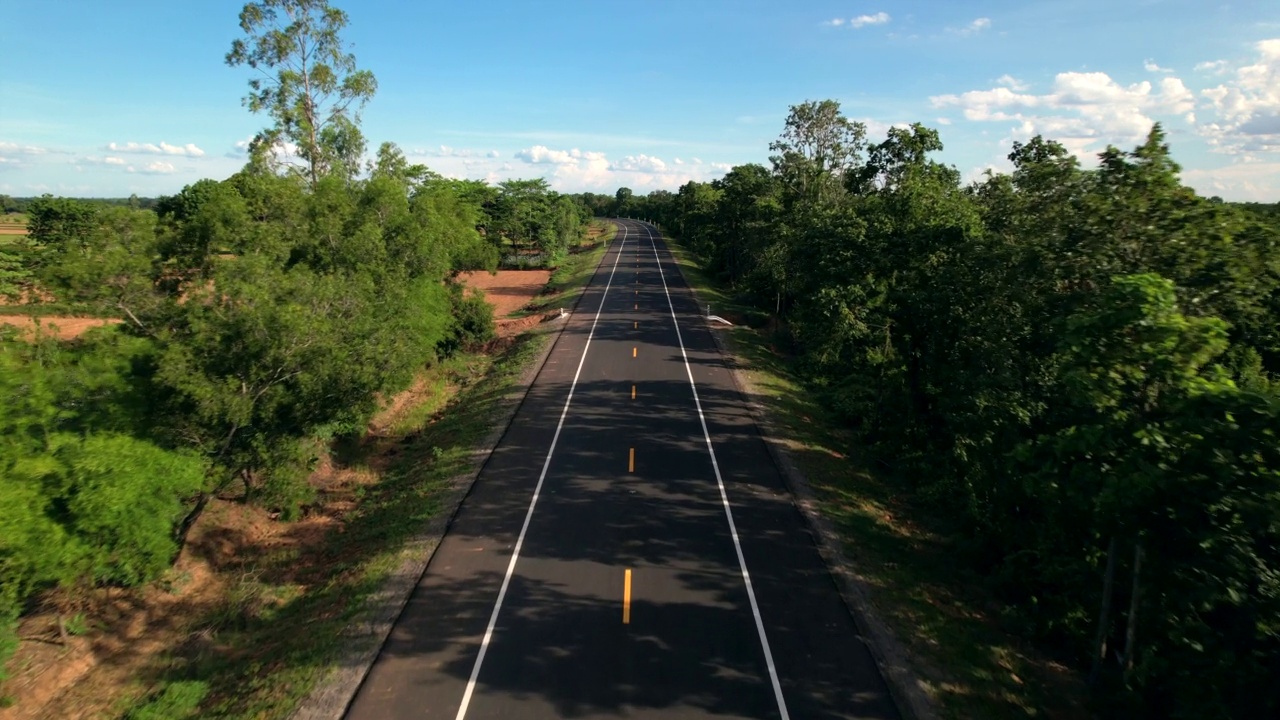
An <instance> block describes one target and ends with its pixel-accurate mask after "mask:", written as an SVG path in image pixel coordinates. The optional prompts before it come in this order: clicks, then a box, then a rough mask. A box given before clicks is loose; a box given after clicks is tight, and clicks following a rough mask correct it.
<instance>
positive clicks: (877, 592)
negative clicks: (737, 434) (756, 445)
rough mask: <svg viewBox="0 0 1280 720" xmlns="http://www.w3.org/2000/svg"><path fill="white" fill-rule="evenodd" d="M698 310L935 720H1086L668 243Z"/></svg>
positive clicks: (936, 540)
mask: <svg viewBox="0 0 1280 720" xmlns="http://www.w3.org/2000/svg"><path fill="white" fill-rule="evenodd" d="M668 240H669V242H668V245H669V247H671V249H672V252H673V253H674V254H675V256H676V259H677V262H678V263H679V265H680V269H681V271H682V272H683V273H684V276H685V278H686V279H687V280H688V282H689V284H690V285H691V286H693V287H694V289H695V290H696V291H697V293H698V296H699V300H700V302H701V303H702V304H704V305H705V304H710V305H711V306H712V308H713V312H715V313H716V314H718V315H721V316H725V317H727V318H729V319H731V320H732V321H733V322H735V323H739V321H741V320H743V319H746V320H747V321H748V324H746V325H744V324H737V325H735V326H734V327H733V328H732V329H731V330H728V331H726V332H725V333H724V336H725V338H726V339H727V343H728V344H727V347H728V348H729V349H730V351H731V352H732V354H733V355H734V356H735V358H736V362H737V365H738V367H739V368H740V370H742V371H743V374H744V375H745V379H746V381H747V385H748V387H747V388H745V389H746V390H747V391H748V392H750V393H751V394H753V395H755V396H756V398H755V399H756V400H757V401H759V402H760V403H761V404H762V405H763V406H764V407H765V408H766V412H767V414H768V416H769V419H770V421H771V424H772V425H773V427H774V430H775V432H776V433H777V434H778V435H779V436H780V437H779V438H778V439H780V440H782V441H783V442H784V443H785V444H786V446H787V447H788V448H789V449H788V453H789V454H790V455H791V456H792V459H793V460H794V461H795V463H796V465H797V466H798V467H799V469H800V470H801V471H802V472H803V473H804V474H805V476H806V478H807V479H808V481H809V484H810V486H811V487H812V489H813V491H814V494H815V497H816V499H817V501H818V505H819V508H820V510H821V512H822V513H823V514H824V515H825V516H826V517H827V518H829V519H830V520H831V521H832V524H833V525H835V526H836V528H837V530H838V532H839V533H840V536H841V537H840V540H841V541H842V542H843V544H844V550H845V555H846V557H848V558H850V559H851V560H852V561H853V562H854V564H855V565H856V569H857V572H858V574H859V575H860V576H861V577H862V578H863V580H864V581H865V582H866V583H867V585H869V587H870V589H871V593H872V596H873V603H874V606H875V610H876V613H877V615H878V616H880V618H881V619H882V620H883V621H884V622H885V623H886V624H888V625H889V627H890V628H891V629H892V630H893V632H894V633H895V635H897V637H898V638H899V640H900V641H901V642H902V643H903V644H904V646H905V647H906V650H907V652H908V653H909V654H910V656H911V657H912V658H913V661H914V664H915V666H916V667H915V670H916V672H917V674H918V676H920V677H921V678H922V679H923V680H924V681H925V682H926V683H927V684H928V686H929V687H928V689H929V692H930V694H931V695H932V696H933V697H934V698H935V700H936V702H937V706H938V709H939V711H940V713H941V714H942V716H943V717H948V718H992V719H1000V718H1026V717H1050V716H1051V717H1061V718H1073V717H1087V713H1085V712H1084V711H1083V709H1082V708H1083V707H1084V702H1085V698H1084V690H1083V687H1082V685H1081V683H1080V681H1079V678H1078V677H1074V676H1073V675H1072V674H1071V673H1070V672H1068V671H1066V670H1065V669H1064V668H1062V667H1061V666H1059V665H1056V664H1055V663H1052V662H1050V661H1048V660H1046V659H1045V658H1044V657H1043V656H1041V655H1040V654H1039V653H1037V652H1036V651H1035V650H1034V649H1033V648H1031V647H1029V646H1028V645H1027V644H1026V643H1025V642H1024V641H1021V640H1020V639H1019V638H1017V637H1016V636H1015V635H1013V634H1012V633H1011V632H1009V631H1008V629H1007V628H1004V627H1002V626H1001V624H1000V622H999V616H1000V606H999V604H998V603H996V602H995V600H994V598H993V597H991V595H990V593H989V592H987V591H986V588H985V586H984V582H983V579H982V578H981V577H979V576H977V575H976V574H974V573H972V572H971V571H969V570H968V569H966V568H965V566H964V563H963V562H957V561H956V558H957V556H958V555H959V553H960V547H959V546H960V537H959V535H958V533H956V532H955V530H954V528H953V527H952V526H951V525H950V523H949V522H948V520H947V518H946V516H945V515H944V514H943V513H942V512H941V511H940V510H939V509H937V508H933V507H930V506H927V505H925V504H924V503H921V502H917V501H916V500H915V499H914V498H913V497H912V495H911V492H910V486H909V485H908V484H907V483H906V482H904V481H903V480H902V479H900V478H895V477H892V476H891V475H889V474H888V473H884V472H881V471H880V470H879V469H878V468H875V467H873V463H872V462H871V461H870V460H868V459H867V457H866V454H865V453H862V452H860V448H859V447H858V443H857V441H856V439H855V438H854V437H853V436H852V434H851V433H849V432H847V431H845V430H844V428H842V426H841V424H840V423H839V422H838V421H837V420H836V419H835V417H834V416H833V415H832V413H831V412H830V411H828V410H827V409H826V408H825V407H824V406H823V405H822V404H821V403H820V402H818V396H817V394H816V393H814V392H813V391H812V390H810V389H809V388H808V387H806V385H805V383H804V381H803V379H802V378H801V377H799V375H798V374H797V373H796V371H795V368H794V367H793V365H792V363H791V361H790V358H788V357H786V356H785V355H783V354H781V353H779V352H777V351H776V350H775V347H774V343H773V342H772V340H773V337H772V336H771V334H770V332H769V331H768V330H767V329H753V328H752V327H750V326H749V325H758V324H760V323H758V322H754V320H756V319H759V318H761V317H762V316H761V314H760V312H759V311H758V310H756V309H755V308H753V307H751V306H748V305H745V304H743V303H741V302H738V301H736V299H735V298H734V297H733V296H732V295H731V294H730V293H729V292H727V291H726V289H725V288H724V287H723V286H721V285H719V284H718V283H717V282H715V281H714V279H713V278H711V277H709V276H708V275H707V274H706V273H704V272H702V270H701V269H700V266H699V265H698V262H697V259H696V258H695V257H694V256H693V255H692V254H691V253H690V252H689V251H688V250H687V249H686V248H683V247H682V246H681V245H680V244H679V243H678V242H677V241H675V240H672V239H670V238H668Z"/></svg>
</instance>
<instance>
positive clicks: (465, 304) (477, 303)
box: [437, 284, 496, 357]
mask: <svg viewBox="0 0 1280 720" xmlns="http://www.w3.org/2000/svg"><path fill="white" fill-rule="evenodd" d="M449 293H450V295H449V296H450V301H451V304H452V307H453V312H452V313H451V314H452V318H453V322H452V323H451V325H450V328H449V334H448V335H447V336H446V337H445V339H444V340H441V341H440V344H439V345H438V346H437V348H438V350H439V353H440V355H441V357H449V356H451V355H453V354H454V353H456V352H458V351H459V350H467V351H470V350H475V349H477V348H479V347H481V346H482V345H484V344H485V343H487V342H489V341H491V340H493V339H494V337H496V332H495V329H494V322H493V307H492V306H491V305H489V303H488V302H486V301H485V299H484V293H482V292H480V291H478V290H477V291H475V292H472V293H469V294H468V293H466V292H464V288H463V287H462V286H461V285H457V284H453V285H450V286H449Z"/></svg>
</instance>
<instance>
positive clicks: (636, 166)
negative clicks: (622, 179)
mask: <svg viewBox="0 0 1280 720" xmlns="http://www.w3.org/2000/svg"><path fill="white" fill-rule="evenodd" d="M609 169H610V170H617V171H621V172H650V173H661V172H666V170H667V164H666V163H665V162H663V161H662V160H661V159H659V158H656V157H652V156H649V155H645V154H643V153H641V154H640V155H628V156H627V157H624V158H622V159H621V160H619V161H618V162H616V163H614V164H613V165H611V166H610V167H609Z"/></svg>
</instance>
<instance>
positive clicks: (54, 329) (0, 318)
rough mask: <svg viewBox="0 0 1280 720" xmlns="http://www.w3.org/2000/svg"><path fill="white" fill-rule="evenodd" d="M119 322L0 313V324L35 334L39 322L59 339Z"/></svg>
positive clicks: (73, 336)
mask: <svg viewBox="0 0 1280 720" xmlns="http://www.w3.org/2000/svg"><path fill="white" fill-rule="evenodd" d="M119 322H120V320H119V318H84V317H58V316H56V315H51V316H46V317H40V318H33V317H31V316H30V315H0V325H10V326H12V327H16V328H18V329H19V330H21V331H22V334H23V335H32V334H34V333H35V331H36V325H37V323H38V324H39V326H40V329H41V330H42V331H43V332H44V333H46V334H48V335H52V336H54V337H56V338H58V339H59V340H72V339H74V338H77V337H80V336H81V335H83V334H84V333H85V332H87V331H88V330H90V329H91V328H96V327H102V326H103V325H115V324H116V323H119Z"/></svg>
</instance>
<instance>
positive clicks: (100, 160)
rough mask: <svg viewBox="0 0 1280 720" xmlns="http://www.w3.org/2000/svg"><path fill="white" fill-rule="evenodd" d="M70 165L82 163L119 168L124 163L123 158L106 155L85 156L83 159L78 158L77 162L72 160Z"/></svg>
mask: <svg viewBox="0 0 1280 720" xmlns="http://www.w3.org/2000/svg"><path fill="white" fill-rule="evenodd" d="M72 163H75V164H79V163H84V164H87V165H120V166H124V165H125V164H126V163H125V161H124V158H119V157H114V156H112V155H107V156H106V157H98V156H96V155H86V156H85V157H82V158H79V159H77V160H72Z"/></svg>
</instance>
